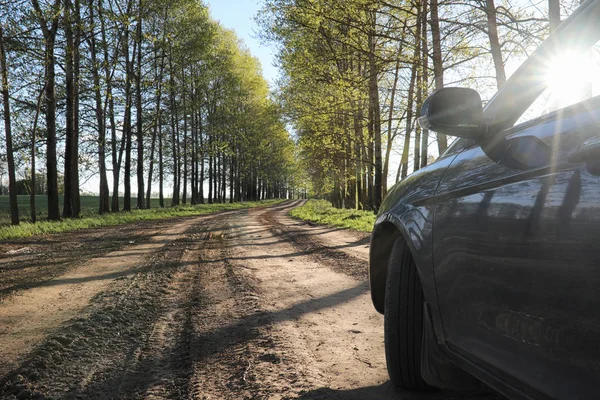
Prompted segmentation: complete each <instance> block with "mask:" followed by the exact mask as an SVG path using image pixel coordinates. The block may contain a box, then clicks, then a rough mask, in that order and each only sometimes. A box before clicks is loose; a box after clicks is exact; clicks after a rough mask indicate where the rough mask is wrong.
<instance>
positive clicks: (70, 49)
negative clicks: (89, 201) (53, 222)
mask: <svg viewBox="0 0 600 400" xmlns="http://www.w3.org/2000/svg"><path fill="white" fill-rule="evenodd" d="M71 8H72V6H71V1H70V0H65V3H64V11H63V21H64V22H63V24H64V29H65V36H66V39H67V48H66V51H65V85H66V94H67V101H66V110H65V117H66V129H65V142H66V143H65V168H64V195H63V213H62V216H63V218H73V217H75V214H74V210H73V204H72V200H73V196H72V195H71V191H72V190H73V187H72V186H71V182H72V179H71V174H72V172H73V171H72V169H71V163H72V161H71V159H72V157H73V153H72V152H73V130H74V126H73V113H74V110H73V108H74V106H73V103H74V93H75V91H74V90H73V53H74V43H73V21H72V20H71Z"/></svg>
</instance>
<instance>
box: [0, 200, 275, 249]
mask: <svg viewBox="0 0 600 400" xmlns="http://www.w3.org/2000/svg"><path fill="white" fill-rule="evenodd" d="M282 201H283V200H268V201H257V202H246V203H233V204H229V203H225V204H201V205H196V206H191V205H181V206H177V207H166V208H153V209H150V210H134V211H131V212H120V213H114V214H104V215H95V216H89V217H83V218H79V219H65V220H63V221H53V222H50V221H40V222H37V223H35V224H33V223H31V222H25V223H21V225H18V226H2V227H0V240H7V239H17V238H24V237H29V236H34V235H43V234H49V233H63V232H70V231H76V230H79V229H87V228H97V227H101V226H114V225H122V224H127V223H132V222H138V221H148V220H157V219H166V218H175V217H189V216H196V215H204V214H211V213H215V212H219V211H230V210H239V209H242V208H252V207H258V206H267V205H272V204H277V203H280V202H282Z"/></svg>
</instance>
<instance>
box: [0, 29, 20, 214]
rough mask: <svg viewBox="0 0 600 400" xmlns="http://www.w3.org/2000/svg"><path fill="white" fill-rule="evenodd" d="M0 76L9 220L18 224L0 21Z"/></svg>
mask: <svg viewBox="0 0 600 400" xmlns="http://www.w3.org/2000/svg"><path fill="white" fill-rule="evenodd" d="M0 78H1V81H2V105H3V108H4V134H5V136H6V160H7V162H8V195H9V202H10V222H11V224H13V225H19V205H18V203H17V188H16V178H15V160H14V154H13V143H12V130H11V128H12V126H11V120H10V98H9V93H8V67H7V61H6V49H5V47H4V31H3V28H2V24H1V23H0Z"/></svg>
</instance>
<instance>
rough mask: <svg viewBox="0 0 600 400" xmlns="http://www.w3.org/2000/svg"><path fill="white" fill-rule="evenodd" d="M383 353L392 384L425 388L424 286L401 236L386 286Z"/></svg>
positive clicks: (396, 243) (389, 269)
mask: <svg viewBox="0 0 600 400" xmlns="http://www.w3.org/2000/svg"><path fill="white" fill-rule="evenodd" d="M384 325H385V357H386V361H387V369H388V374H389V376H390V379H391V381H392V383H393V384H394V385H395V386H401V387H403V388H405V389H413V390H424V389H428V388H429V386H428V385H427V383H425V381H424V380H423V377H422V375H421V351H422V341H423V289H422V288H421V281H420V280H419V275H418V274H417V268H416V266H415V262H414V260H413V257H412V255H411V253H410V250H409V249H408V246H407V245H406V242H405V241H404V239H403V238H402V237H400V238H398V239H397V240H396V242H395V243H394V247H393V249H392V254H391V255H390V259H389V263H388V268H387V277H386V286H385V312H384Z"/></svg>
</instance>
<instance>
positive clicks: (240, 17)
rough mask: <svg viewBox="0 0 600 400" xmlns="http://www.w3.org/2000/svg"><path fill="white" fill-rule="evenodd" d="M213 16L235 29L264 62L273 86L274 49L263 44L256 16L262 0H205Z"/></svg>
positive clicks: (275, 76) (275, 75) (274, 73)
mask: <svg viewBox="0 0 600 400" xmlns="http://www.w3.org/2000/svg"><path fill="white" fill-rule="evenodd" d="M205 3H206V4H208V6H209V8H210V13H211V15H212V17H213V18H214V19H215V20H217V21H219V22H220V23H221V25H223V26H224V27H225V28H228V29H232V30H234V31H235V32H236V33H237V35H238V36H239V37H240V39H242V40H243V41H244V43H245V44H246V46H248V48H249V49H250V52H251V53H252V55H254V56H255V57H257V58H258V59H259V60H260V63H261V64H262V69H263V75H264V77H265V78H266V79H267V81H268V82H269V83H270V84H271V87H272V88H273V86H274V82H275V80H276V79H277V75H278V72H277V68H276V67H275V66H273V61H274V49H273V48H271V47H269V46H267V45H263V44H261V41H260V40H259V39H258V38H257V36H258V35H257V32H258V30H259V28H258V26H257V24H256V22H254V17H255V16H256V14H257V13H258V11H259V10H260V8H261V5H262V0H205Z"/></svg>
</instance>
